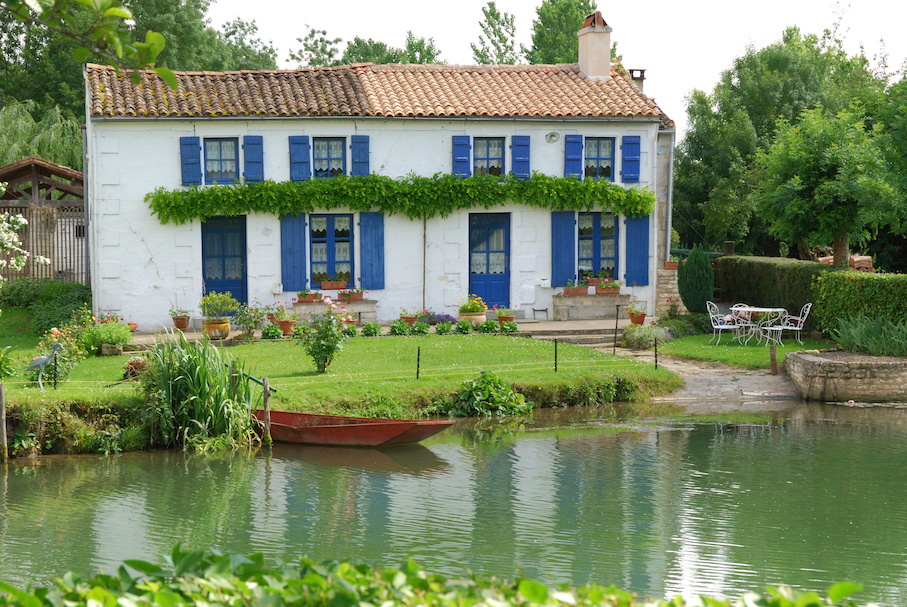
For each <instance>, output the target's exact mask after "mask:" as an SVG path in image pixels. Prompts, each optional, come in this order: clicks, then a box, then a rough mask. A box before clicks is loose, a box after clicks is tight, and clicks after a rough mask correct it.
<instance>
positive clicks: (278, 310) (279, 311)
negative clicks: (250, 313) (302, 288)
mask: <svg viewBox="0 0 907 607" xmlns="http://www.w3.org/2000/svg"><path fill="white" fill-rule="evenodd" d="M268 314H271V315H273V316H274V320H296V312H295V311H294V310H293V306H288V305H286V304H282V303H280V302H278V303H276V304H274V305H272V306H268Z"/></svg>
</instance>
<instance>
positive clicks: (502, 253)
mask: <svg viewBox="0 0 907 607" xmlns="http://www.w3.org/2000/svg"><path fill="white" fill-rule="evenodd" d="M469 292H470V293H473V294H475V295H478V296H479V297H481V298H482V300H483V301H484V302H485V303H486V304H488V307H489V308H491V307H492V306H494V305H497V306H500V307H505V308H507V307H510V215H509V214H508V213H470V215H469Z"/></svg>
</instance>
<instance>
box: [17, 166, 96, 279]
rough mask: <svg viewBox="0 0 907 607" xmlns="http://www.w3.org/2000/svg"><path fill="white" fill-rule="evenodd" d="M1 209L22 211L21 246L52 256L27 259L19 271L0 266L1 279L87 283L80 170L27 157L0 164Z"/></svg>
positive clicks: (83, 207)
mask: <svg viewBox="0 0 907 607" xmlns="http://www.w3.org/2000/svg"><path fill="white" fill-rule="evenodd" d="M0 182H5V183H7V186H6V190H5V191H4V192H2V194H0V212H2V213H11V214H19V215H23V216H24V217H25V218H26V219H27V220H28V226H27V227H26V228H25V229H24V230H23V232H22V233H21V234H20V239H21V241H22V244H23V246H24V248H25V249H26V250H28V251H30V252H31V253H32V254H33V255H41V256H44V257H47V258H48V259H50V260H51V263H50V265H44V264H39V263H35V261H34V257H32V258H31V259H29V262H28V263H27V264H26V266H25V267H24V268H22V270H20V271H18V272H11V271H8V270H4V272H3V276H4V278H6V279H14V278H22V277H25V276H29V277H33V278H53V279H56V280H68V281H77V282H86V280H87V275H86V246H85V244H86V243H85V202H84V190H83V186H82V173H81V171H76V170H74V169H70V168H68V167H64V166H60V165H58V164H54V163H53V162H48V161H47V160H43V159H41V158H38V157H36V156H29V157H28V158H25V159H23V160H19V161H17V162H14V163H12V164H8V165H6V166H5V167H0Z"/></svg>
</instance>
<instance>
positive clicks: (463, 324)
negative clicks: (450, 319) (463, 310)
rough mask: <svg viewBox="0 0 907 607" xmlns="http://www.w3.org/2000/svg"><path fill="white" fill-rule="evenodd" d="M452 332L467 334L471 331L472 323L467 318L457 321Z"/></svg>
mask: <svg viewBox="0 0 907 607" xmlns="http://www.w3.org/2000/svg"><path fill="white" fill-rule="evenodd" d="M454 333H456V334H457V335H467V334H469V333H472V323H471V322H469V321H468V320H460V321H457V324H456V326H455V327H454Z"/></svg>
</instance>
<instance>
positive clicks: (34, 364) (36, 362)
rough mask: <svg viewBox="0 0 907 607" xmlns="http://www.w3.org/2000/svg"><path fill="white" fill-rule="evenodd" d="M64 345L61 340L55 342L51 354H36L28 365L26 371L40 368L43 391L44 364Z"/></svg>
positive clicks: (39, 379) (39, 377)
mask: <svg viewBox="0 0 907 607" xmlns="http://www.w3.org/2000/svg"><path fill="white" fill-rule="evenodd" d="M62 347H63V344H61V343H60V342H57V343H55V344H54V345H52V346H51V347H50V354H45V355H44V356H36V357H35V358H34V359H33V360H32V361H31V363H30V364H29V365H28V367H26V368H25V371H26V372H28V371H31V370H32V369H37V370H38V385H39V386H40V387H41V392H44V384H43V383H41V378H42V377H43V376H44V366H45V365H46V364H47V363H49V362H50V361H51V360H52V359H53V357H54V355H55V354H56V353H57V349H58V348H62Z"/></svg>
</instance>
